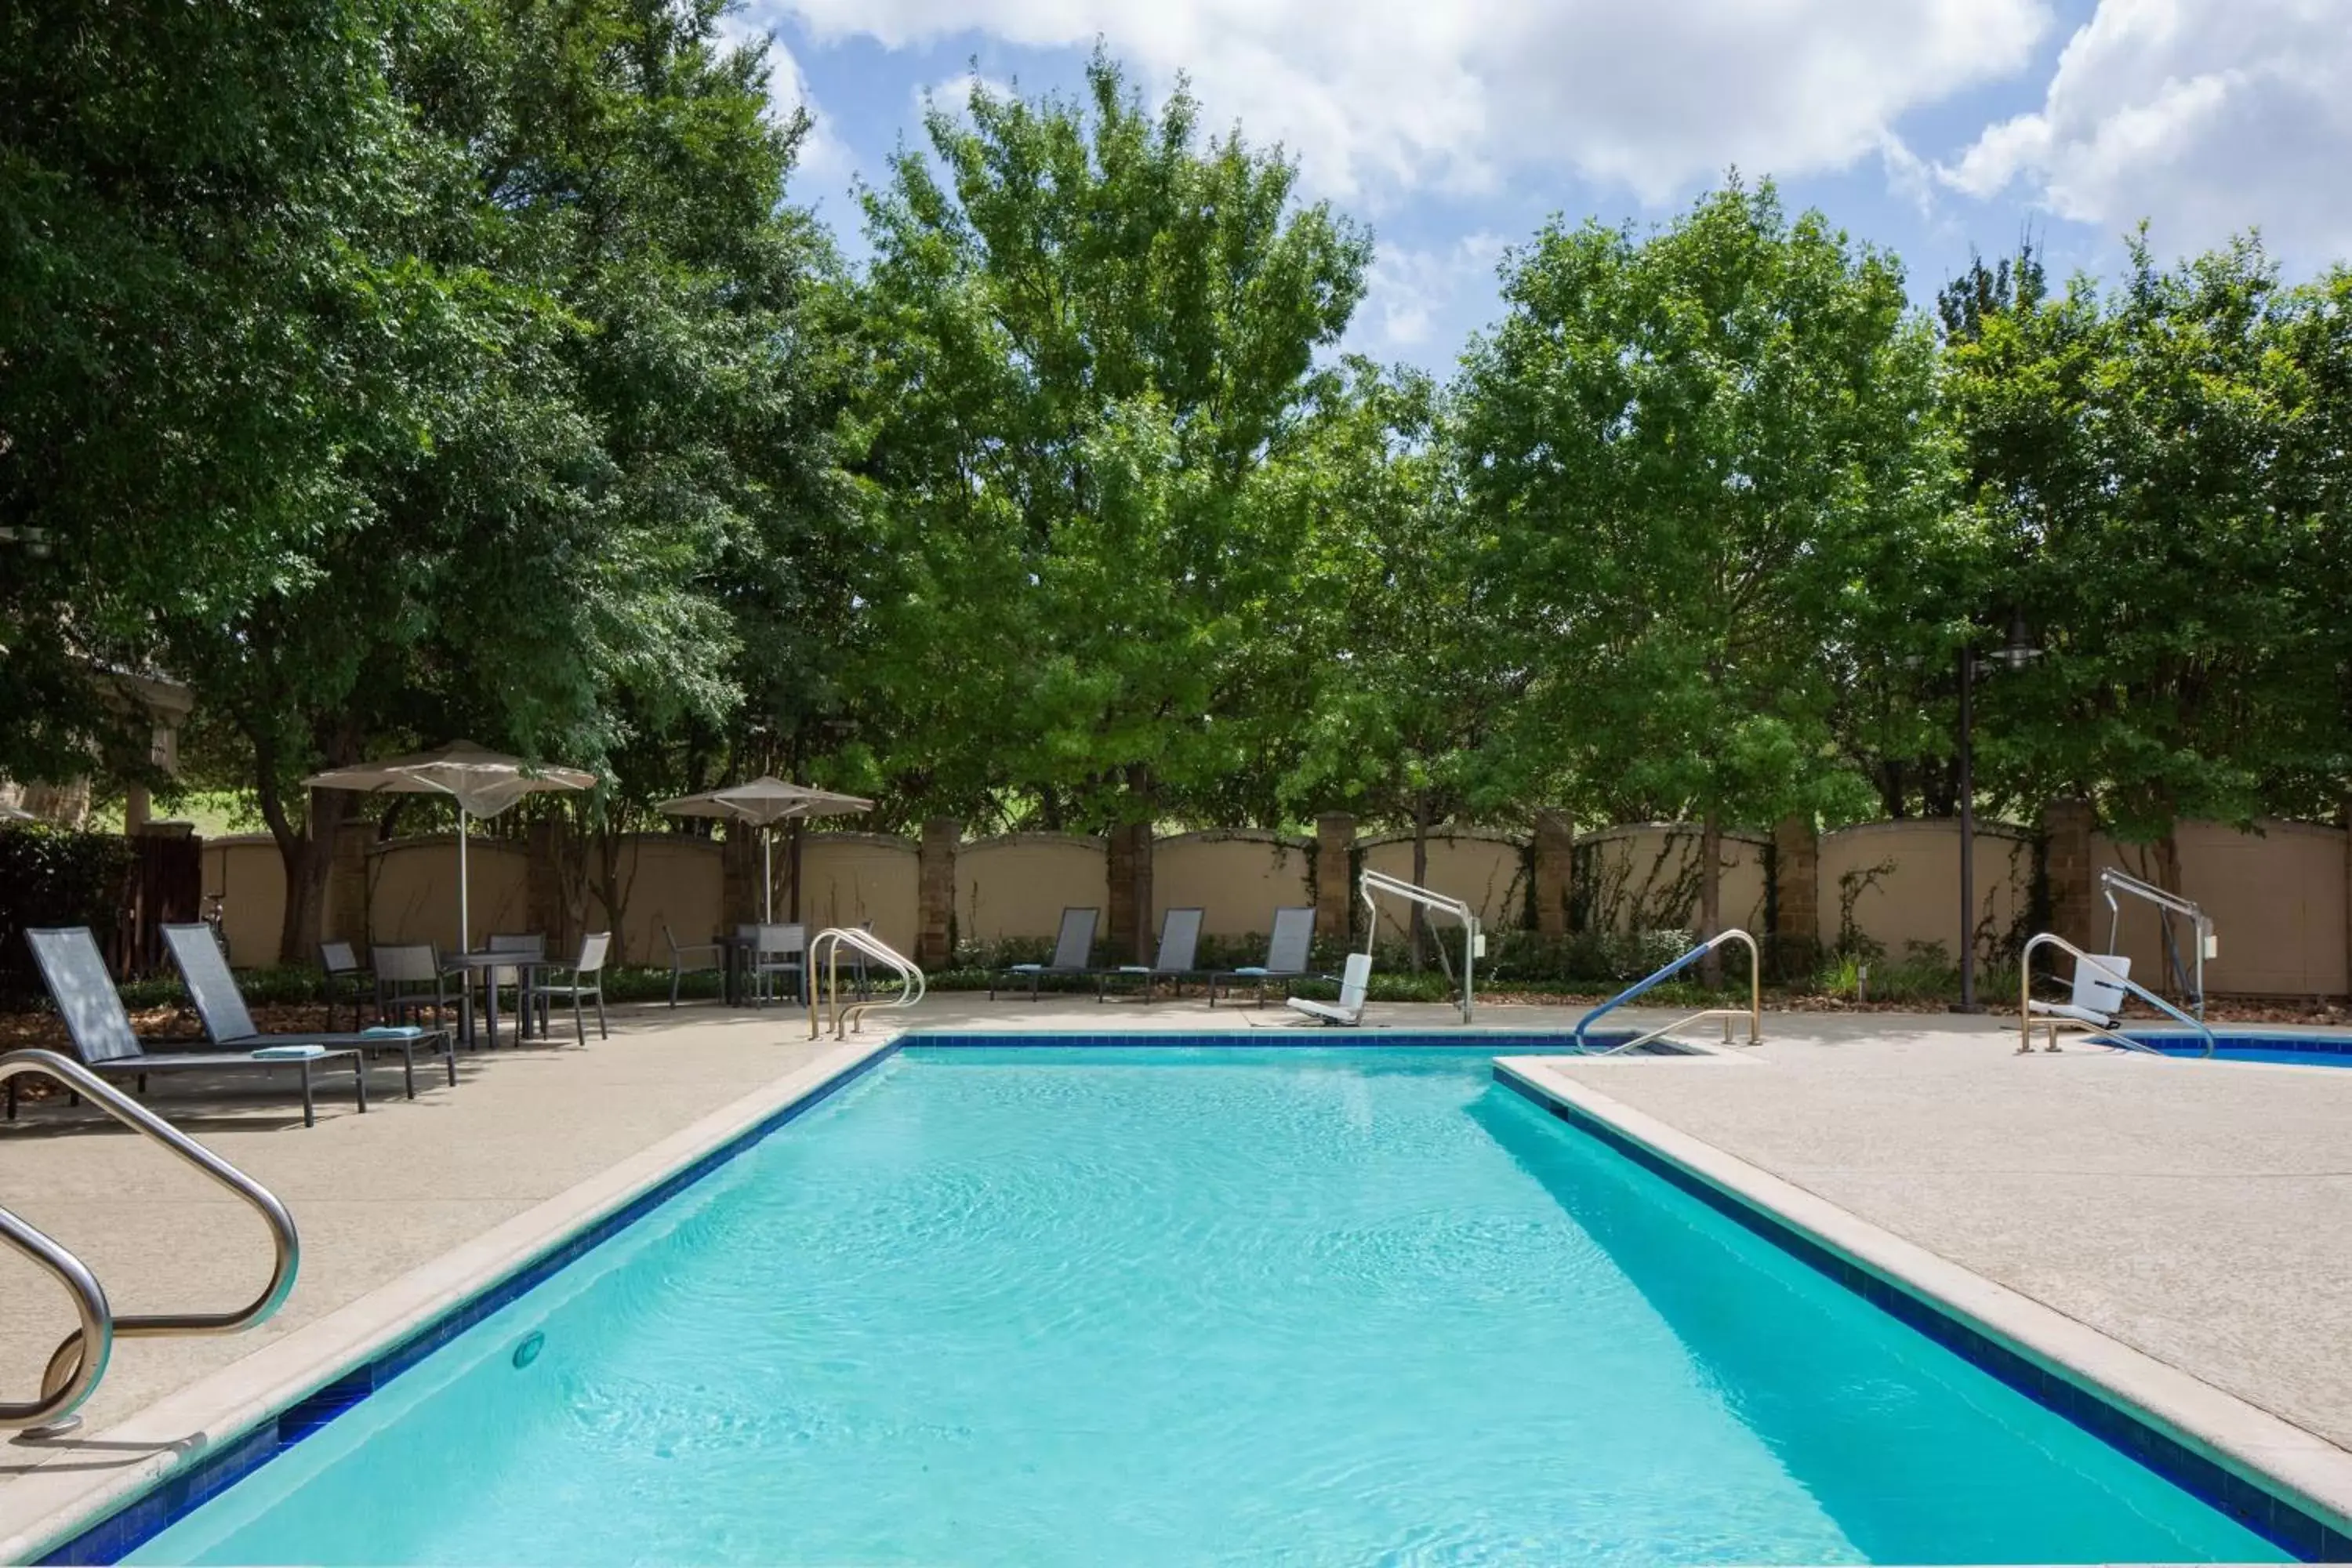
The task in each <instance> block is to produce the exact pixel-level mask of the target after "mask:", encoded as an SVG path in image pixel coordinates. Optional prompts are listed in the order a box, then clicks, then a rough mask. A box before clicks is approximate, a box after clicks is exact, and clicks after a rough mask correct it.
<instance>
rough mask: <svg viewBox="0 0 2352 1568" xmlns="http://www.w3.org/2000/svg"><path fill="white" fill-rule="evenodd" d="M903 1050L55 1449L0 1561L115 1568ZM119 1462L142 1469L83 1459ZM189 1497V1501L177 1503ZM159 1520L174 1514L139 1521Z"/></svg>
mask: <svg viewBox="0 0 2352 1568" xmlns="http://www.w3.org/2000/svg"><path fill="white" fill-rule="evenodd" d="M905 1038H906V1037H883V1038H875V1039H868V1040H865V1041H860V1042H856V1043H854V1044H851V1045H846V1046H843V1047H839V1048H836V1049H835V1050H832V1051H828V1052H827V1053H826V1054H825V1055H824V1056H822V1057H820V1058H817V1059H816V1060H815V1061H814V1062H811V1063H809V1064H808V1065H807V1066H806V1067H803V1068H800V1069H798V1070H797V1071H794V1072H791V1073H787V1074H785V1075H784V1076H782V1078H779V1079H775V1080H774V1081H773V1082H772V1083H769V1084H767V1085H765V1086H763V1087H761V1088H760V1089H754V1090H753V1091H752V1092H751V1093H750V1094H747V1095H744V1096H741V1097H740V1098H739V1099H737V1100H733V1101H730V1103H729V1104H727V1105H724V1106H722V1107H720V1108H719V1110H715V1111H712V1112H711V1113H709V1115H707V1116H704V1117H702V1118H701V1119H699V1120H698V1121H694V1122H692V1123H691V1124H689V1125H688V1126H687V1127H685V1128H683V1129H681V1130H679V1131H677V1132H674V1133H671V1134H670V1135H669V1136H667V1137H666V1138H662V1139H660V1140H658V1141H656V1142H653V1143H651V1144H648V1145H647V1146H646V1147H645V1148H643V1149H641V1150H639V1151H638V1152H635V1153H634V1154H632V1155H629V1156H628V1157H627V1158H625V1159H624V1160H621V1161H620V1162H618V1163H615V1164H613V1165H610V1166H608V1167H606V1168H605V1169H604V1170H603V1171H601V1172H599V1173H597V1174H595V1175H593V1176H591V1177H589V1178H588V1179H587V1180H586V1181H583V1182H581V1183H578V1184H574V1185H573V1186H572V1187H569V1188H567V1189H565V1190H564V1191H563V1192H562V1193H559V1194H556V1195H555V1196H554V1197H551V1198H549V1199H547V1200H546V1201H545V1202H543V1203H540V1204H536V1205H532V1206H531V1207H530V1208H528V1209H526V1210H524V1211H523V1212H522V1213H521V1214H519V1215H515V1216H514V1217H513V1218H511V1219H509V1220H507V1221H505V1222H504V1223H502V1224H500V1225H498V1226H494V1227H492V1228H491V1229H489V1230H488V1231H486V1232H484V1233H483V1234H482V1235H480V1236H478V1237H474V1238H473V1239H472V1240H470V1241H467V1242H465V1243H462V1244H461V1245H459V1246H457V1247H453V1248H452V1249H450V1250H449V1251H447V1252H445V1253H443V1254H442V1255H441V1256H440V1257H438V1258H434V1259H433V1260H432V1261H431V1262H429V1263H425V1264H423V1265H420V1266H419V1267H417V1268H414V1269H411V1270H410V1271H409V1272H408V1273H406V1274H404V1275H402V1276H400V1277H399V1278H398V1279H394V1280H393V1281H391V1282H390V1283H388V1284H385V1285H382V1286H379V1287H378V1288H376V1289H373V1290H371V1291H368V1292H367V1293H366V1294H364V1295H362V1296H360V1297H359V1298H357V1299H356V1300H352V1301H349V1302H346V1303H345V1304H344V1305H342V1306H341V1307H339V1308H337V1309H336V1310H333V1311H331V1312H330V1313H328V1314H327V1315H326V1316H324V1317H322V1318H320V1319H319V1320H318V1321H316V1322H312V1323H307V1324H305V1325H304V1326H302V1327H301V1328H299V1329H297V1330H295V1331H293V1332H291V1333H289V1334H288V1335H287V1336H286V1337H285V1338H283V1339H281V1340H278V1341H277V1342H274V1343H271V1344H268V1345H265V1346H263V1347H261V1348H260V1349H258V1350H257V1351H255V1352H253V1353H252V1354H250V1355H248V1356H246V1357H244V1358H242V1359H240V1360H238V1361H236V1362H234V1363H231V1364H229V1365H228V1366H226V1367H223V1368H221V1369H220V1370H219V1371H217V1372H215V1373H212V1374H210V1375H209V1376H206V1377H203V1378H199V1379H198V1380H197V1381H195V1382H194V1383H192V1384H188V1385H187V1386H185V1387H184V1388H181V1389H179V1390H177V1391H175V1392H173V1393H172V1394H166V1395H164V1396H163V1398H162V1399H160V1400H158V1401H156V1402H155V1403H154V1404H152V1405H148V1406H147V1407H146V1408H145V1409H143V1410H141V1411H139V1412H138V1413H137V1414H135V1415H131V1416H129V1417H127V1418H126V1419H124V1420H123V1421H121V1422H120V1423H118V1424H117V1425H115V1426H111V1427H109V1428H108V1429H107V1430H105V1431H103V1432H100V1433H97V1434H94V1435H77V1436H76V1437H75V1438H74V1439H72V1440H70V1441H67V1442H61V1443H59V1444H58V1445H57V1447H56V1458H54V1459H53V1460H52V1461H50V1462H48V1463H45V1464H41V1465H38V1466H36V1467H35V1468H33V1469H31V1470H29V1471H27V1472H26V1473H25V1474H24V1475H21V1476H19V1477H17V1478H16V1479H15V1480H12V1481H9V1482H7V1483H6V1484H5V1486H0V1563H40V1562H86V1561H89V1562H95V1561H111V1560H112V1559H113V1558H115V1557H118V1556H120V1555H121V1553H122V1552H128V1551H130V1550H131V1549H132V1548H133V1547H135V1546H136V1545H137V1544H138V1542H141V1541H143V1540H145V1539H146V1538H147V1537H148V1536H150V1535H152V1534H153V1533H154V1532H155V1531H157V1530H159V1529H161V1528H162V1527H163V1523H167V1522H169V1521H170V1519H173V1518H176V1517H178V1516H179V1515H180V1514H181V1513H184V1512H185V1511H187V1510H188V1509H190V1508H193V1507H194V1506H196V1504H198V1503H200V1502H202V1501H203V1500H205V1499H207V1498H209V1497H211V1496H213V1495H214V1494H215V1493H217V1492H219V1491H221V1490H224V1489H226V1488H228V1487H230V1486H233V1485H235V1484H236V1482H237V1481H238V1480H240V1479H244V1477H245V1476H246V1475H247V1474H249V1473H250V1472H251V1471H252V1470H254V1469H255V1468H258V1467H259V1466H260V1465H262V1464H264V1463H267V1462H268V1460H269V1459H271V1458H275V1457H276V1455H277V1453H278V1450H279V1449H280V1448H282V1447H286V1446H288V1445H289V1444H290V1443H292V1442H296V1441H299V1440H300V1438H301V1437H303V1436H308V1435H309V1434H310V1432H311V1431H314V1430H316V1429H317V1428H318V1427H319V1426H323V1425H324V1424H325V1423H326V1422H327V1421H329V1420H331V1419H332V1418H333V1416H334V1415H338V1414H340V1413H341V1411H343V1410H344V1409H347V1408H349V1407H350V1406H351V1405H353V1404H355V1403H357V1401H358V1400H360V1399H362V1398H364V1397H366V1395H367V1394H369V1393H370V1392H372V1391H373V1387H374V1386H375V1384H376V1383H377V1382H378V1381H379V1380H388V1379H390V1378H391V1377H393V1376H395V1375H397V1374H398V1373H401V1372H404V1371H405V1370H407V1368H408V1367H409V1366H411V1365H413V1364H415V1363H416V1362H418V1361H420V1360H422V1359H424V1358H425V1356H427V1355H430V1354H431V1353H432V1352H434V1351H435V1350H436V1349H438V1348H439V1347H440V1346H441V1345H442V1344H444V1343H446V1342H448V1341H449V1340H451V1339H454V1338H456V1337H457V1335H458V1334H460V1333H462V1332H464V1331H465V1330H467V1328H470V1327H472V1326H473V1324H474V1323H476V1322H478V1321H480V1320H481V1319H483V1318H485V1317H488V1315H489V1314H490V1313H491V1312H493V1311H495V1310H498V1309H499V1307H502V1306H504V1305H505V1304H506V1303H507V1302H508V1301H509V1300H513V1299H514V1298H515V1297H516V1296H519V1295H520V1294H521V1293H522V1292H523V1291H525V1290H528V1289H530V1288H531V1287H533V1286H535V1285H537V1284H539V1283H540V1282H541V1280H542V1279H545V1278H547V1277H548V1276H549V1275H551V1274H552V1273H554V1272H556V1271H557V1270H558V1269H560V1268H563V1267H564V1266H565V1265H567V1264H569V1263H571V1262H572V1260H573V1259H574V1258H577V1257H578V1256H579V1255H580V1254H582V1253H583V1252H585V1251H587V1250H589V1249H590V1248H591V1247H594V1246H596V1245H597V1244H598V1243H600V1242H602V1241H604V1240H605V1239H606V1238H607V1237H610V1236H612V1235H613V1234H614V1232H616V1231H618V1230H620V1229H622V1228H623V1227H625V1226H627V1225H629V1224H631V1223H632V1222H634V1221H635V1219H637V1218H638V1217H640V1216H641V1215H642V1214H643V1213H644V1212H645V1211H646V1210H647V1209H650V1208H652V1207H654V1206H656V1205H659V1204H662V1203H665V1202H667V1200H668V1199H669V1198H670V1197H672V1196H674V1195H676V1194H677V1193H678V1192H679V1191H682V1190H683V1189H684V1188H686V1187H688V1186H689V1185H691V1184H694V1183H695V1182H696V1181H698V1180H699V1179H700V1178H701V1177H703V1176H704V1175H707V1174H708V1173H709V1172H710V1171H711V1170H713V1169H715V1168H716V1167H717V1166H719V1165H720V1164H723V1163H726V1162H727V1161H729V1160H730V1159H732V1158H734V1157H735V1156H736V1155H737V1154H739V1153H740V1152H743V1151H744V1150H745V1149H747V1148H749V1147H750V1146H751V1145H752V1144H754V1143H756V1142H759V1141H760V1140H761V1139H763V1138H765V1137H767V1136H768V1135H769V1134H770V1133H772V1132H773V1131H776V1130H777V1129H778V1128H781V1127H782V1126H785V1125H787V1124H788V1123H789V1122H790V1121H792V1120H793V1118H794V1117H796V1116H797V1115H799V1114H800V1113H801V1112H802V1111H804V1110H809V1109H810V1108H812V1107H814V1106H815V1105H816V1104H818V1103H819V1102H821V1101H822V1100H824V1099H825V1098H827V1097H828V1096H829V1095H831V1094H833V1093H834V1092H835V1090H837V1089H842V1088H844V1087H845V1086H846V1085H847V1084H849V1083H850V1082H852V1081H853V1080H855V1079H857V1078H859V1077H860V1076H862V1075H863V1074H864V1073H866V1071H867V1070H868V1069H870V1068H873V1067H875V1066H877V1064H878V1063H880V1062H881V1061H882V1060H884V1059H885V1058H887V1057H888V1056H889V1055H891V1054H892V1053H893V1052H895V1051H896V1050H897V1049H898V1047H899V1046H900V1045H901V1044H902V1043H904V1040H905ZM354 1384H359V1385H360V1386H353V1385H354ZM117 1453H133V1454H135V1457H133V1458H129V1459H126V1460H124V1461H123V1462H121V1463H120V1464H115V1463H111V1462H109V1460H108V1459H107V1458H98V1459H96V1460H93V1459H91V1458H88V1457H86V1456H88V1455H90V1454H96V1455H99V1456H109V1455H111V1454H117ZM175 1481H179V1482H182V1483H184V1485H183V1486H180V1487H175V1486H174V1484H173V1483H174V1482H175ZM184 1490H186V1491H189V1492H191V1494H192V1495H187V1496H175V1495H170V1494H174V1493H177V1492H181V1491H184ZM151 1509H152V1511H154V1512H158V1513H160V1514H162V1515H163V1517H162V1518H161V1519H157V1518H152V1517H142V1515H144V1514H146V1513H147V1512H149V1511H150V1510H151ZM126 1536H127V1537H128V1539H124V1537H126Z"/></svg>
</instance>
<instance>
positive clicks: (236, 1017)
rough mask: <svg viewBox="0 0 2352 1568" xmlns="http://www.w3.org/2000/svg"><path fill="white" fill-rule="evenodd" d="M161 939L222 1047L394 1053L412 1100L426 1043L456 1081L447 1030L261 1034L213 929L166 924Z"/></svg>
mask: <svg viewBox="0 0 2352 1568" xmlns="http://www.w3.org/2000/svg"><path fill="white" fill-rule="evenodd" d="M163 943H164V945H165V946H167V947H169V948H170V949H171V950H172V962H173V963H175V964H177V965H179V968H180V979H181V982H182V983H183V984H185V985H186V986H187V988H188V999H189V1000H190V1001H192V1002H194V1004H195V1005H196V1016H197V1017H199V1018H201V1019H203V1020H204V1025H205V1038H206V1039H209V1040H210V1041H212V1043H213V1044H214V1045H215V1046H218V1047H221V1048H222V1049H224V1050H258V1049H261V1048H264V1047H292V1046H321V1047H332V1048H334V1049H337V1050H356V1051H398V1052H399V1053H400V1060H401V1068H402V1070H403V1072H404V1076H405V1082H406V1085H407V1089H408V1098H409V1099H411V1100H415V1098H416V1047H419V1046H425V1047H428V1048H433V1049H436V1052H437V1054H438V1055H439V1056H440V1058H441V1059H442V1061H443V1062H444V1063H445V1064H446V1066H447V1068H448V1070H449V1082H450V1085H451V1087H453V1088H454V1087H456V1085H457V1047H456V1046H454V1045H453V1044H452V1043H451V1041H450V1036H449V1031H448V1030H446V1029H422V1028H418V1027H417V1026H415V1025H413V1024H412V1025H408V1026H387V1027H384V1028H382V1029H362V1030H361V1031H359V1032H358V1033H355V1034H344V1035H338V1034H323V1035H312V1034H290V1035H280V1034H265V1033H263V1032H262V1031H261V1030H259V1029H257V1028H255V1027H254V1026H253V1014H252V1013H251V1012H250V1011H248V1010H247V1007H246V1005H245V994H244V993H243V992H242V991H240V990H239V989H237V984H236V975H235V974H234V973H231V972H230V970H229V966H228V960H227V959H226V957H225V956H223V954H222V952H221V950H220V943H218V942H215V941H214V940H213V929H212V927H210V926H206V925H167V926H165V927H164V928H163Z"/></svg>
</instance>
